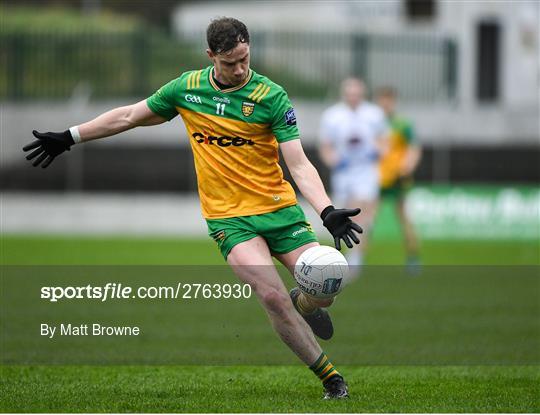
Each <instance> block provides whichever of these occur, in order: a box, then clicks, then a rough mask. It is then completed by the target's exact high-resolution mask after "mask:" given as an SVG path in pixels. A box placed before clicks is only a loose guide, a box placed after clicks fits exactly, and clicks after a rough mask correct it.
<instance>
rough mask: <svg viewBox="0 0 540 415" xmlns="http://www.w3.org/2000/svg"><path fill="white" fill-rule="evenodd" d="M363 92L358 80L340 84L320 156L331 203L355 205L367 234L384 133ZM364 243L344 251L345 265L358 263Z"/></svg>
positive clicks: (378, 112)
mask: <svg viewBox="0 0 540 415" xmlns="http://www.w3.org/2000/svg"><path fill="white" fill-rule="evenodd" d="M365 90H366V88H365V85H364V82H363V81H362V80H360V79H358V78H347V79H345V80H344V81H343V82H342V84H341V98H342V101H341V102H339V103H337V104H335V105H333V106H332V107H330V108H328V109H327V110H326V111H325V112H324V114H323V116H322V120H321V129H320V142H321V143H320V157H321V159H322V161H323V163H325V164H326V166H328V168H330V170H331V185H332V190H333V193H334V196H333V197H334V200H336V203H338V202H337V201H339V203H340V204H343V205H346V206H347V207H360V208H361V209H362V213H361V214H360V215H358V216H356V217H355V218H353V220H354V221H356V222H357V223H359V224H360V225H361V226H362V227H363V229H364V232H365V233H367V232H369V230H370V227H371V226H372V223H373V219H374V217H375V212H376V209H377V205H378V200H379V186H380V184H379V182H380V180H379V170H378V160H379V158H380V157H381V155H383V154H384V152H385V151H386V148H387V145H388V135H389V133H390V130H389V125H388V124H387V120H386V116H385V114H384V112H383V111H382V109H381V108H379V107H378V106H376V105H374V104H372V103H370V102H367V101H365V100H364V95H365ZM366 239H367V238H363V239H362V241H361V243H360V244H359V245H357V246H355V247H354V248H353V249H351V250H350V251H349V252H348V254H347V260H348V261H349V264H350V265H352V266H361V265H362V264H363V256H364V252H365V249H366Z"/></svg>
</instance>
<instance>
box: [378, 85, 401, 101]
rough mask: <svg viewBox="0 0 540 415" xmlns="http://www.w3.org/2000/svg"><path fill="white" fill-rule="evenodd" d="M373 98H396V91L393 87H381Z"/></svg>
mask: <svg viewBox="0 0 540 415" xmlns="http://www.w3.org/2000/svg"><path fill="white" fill-rule="evenodd" d="M375 96H377V97H388V98H397V96H398V91H397V89H396V88H394V87H393V86H389V85H386V86H381V87H380V88H378V89H377V91H376V92H375Z"/></svg>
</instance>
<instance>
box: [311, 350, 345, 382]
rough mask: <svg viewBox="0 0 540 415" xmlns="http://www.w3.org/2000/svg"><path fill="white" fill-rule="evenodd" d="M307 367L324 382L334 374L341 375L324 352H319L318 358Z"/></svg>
mask: <svg viewBox="0 0 540 415" xmlns="http://www.w3.org/2000/svg"><path fill="white" fill-rule="evenodd" d="M309 368H310V369H311V370H312V371H313V373H315V374H316V375H317V377H318V378H319V379H320V380H322V381H323V382H326V381H327V380H328V379H331V378H333V377H334V376H341V375H340V374H339V372H338V371H337V370H336V368H335V367H334V365H333V364H332V362H330V360H329V359H328V356H326V353H324V352H322V353H321V355H320V356H319V358H318V359H317V360H316V361H315V363H313V364H312V365H311V366H310V367H309Z"/></svg>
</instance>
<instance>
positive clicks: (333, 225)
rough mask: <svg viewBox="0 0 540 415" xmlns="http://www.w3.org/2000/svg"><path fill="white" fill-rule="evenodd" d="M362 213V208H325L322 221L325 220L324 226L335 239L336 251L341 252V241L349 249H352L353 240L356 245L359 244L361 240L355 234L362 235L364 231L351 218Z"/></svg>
mask: <svg viewBox="0 0 540 415" xmlns="http://www.w3.org/2000/svg"><path fill="white" fill-rule="evenodd" d="M359 213H360V208H356V209H336V208H335V207H334V206H332V205H330V206H327V207H326V208H324V210H323V211H322V212H321V219H322V220H323V225H324V226H326V229H328V231H329V232H330V233H331V234H332V236H333V237H334V243H335V244H336V249H337V250H338V251H340V250H341V239H343V240H344V241H345V245H347V247H349V248H352V247H353V245H352V243H351V239H352V240H353V242H354V243H356V244H359V243H360V240H359V239H358V237H357V236H356V234H355V233H354V232H353V230H354V231H356V232H358V233H362V232H363V230H362V228H361V227H360V225H358V224H357V223H354V222H353V221H352V220H350V219H349V217H351V216H356V215H358V214H359Z"/></svg>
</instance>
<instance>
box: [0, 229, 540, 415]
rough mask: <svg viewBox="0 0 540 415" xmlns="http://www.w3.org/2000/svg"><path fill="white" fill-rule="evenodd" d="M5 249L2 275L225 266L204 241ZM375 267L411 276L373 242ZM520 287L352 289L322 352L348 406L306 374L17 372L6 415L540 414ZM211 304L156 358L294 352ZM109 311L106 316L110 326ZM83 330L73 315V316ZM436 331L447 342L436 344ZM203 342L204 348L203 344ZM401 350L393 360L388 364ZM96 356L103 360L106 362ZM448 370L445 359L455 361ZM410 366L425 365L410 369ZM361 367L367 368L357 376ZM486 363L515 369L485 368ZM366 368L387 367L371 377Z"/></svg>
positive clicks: (515, 260)
mask: <svg viewBox="0 0 540 415" xmlns="http://www.w3.org/2000/svg"><path fill="white" fill-rule="evenodd" d="M1 242H2V244H1V263H2V264H4V265H6V264H19V265H23V264H26V265H31V264H75V265H80V264H89V265H96V264H124V265H125V264H134V265H140V264H154V265H158V264H183V263H191V264H201V263H207V264H223V263H224V262H223V260H222V258H221V257H220V255H219V252H218V250H217V248H216V247H215V246H214V244H213V242H212V241H209V240H204V239H196V240H181V239H165V238H139V239H138V238H128V237H108V238H104V237H95V238H83V237H31V236H6V235H4V236H3V237H2V241H1ZM422 253H423V257H422V258H423V262H424V263H425V264H453V265H465V264H493V265H501V264H507V265H523V264H539V263H540V260H539V258H538V255H539V251H538V243H537V242H534V241H533V242H524V241H523V242H515V241H499V242H497V241H491V242H486V241H424V243H423V250H422ZM368 261H369V262H370V263H372V264H393V263H401V262H403V251H402V247H401V244H400V243H399V242H398V241H373V244H372V245H371V247H370V252H369V256H368ZM511 277H512V275H509V276H506V275H499V276H497V278H496V279H493V281H497V284H493V285H492V289H490V285H489V281H490V278H489V275H487V276H484V277H482V278H479V279H473V280H469V279H468V278H467V276H466V275H456V277H455V279H452V278H444V277H442V276H441V277H440V278H439V280H437V279H435V278H433V279H430V278H425V277H418V278H412V279H403V278H401V277H400V276H398V275H391V276H388V277H387V278H388V280H387V281H385V280H383V279H381V278H378V277H377V276H376V275H374V276H370V275H367V276H365V278H363V279H361V280H360V281H359V283H358V284H357V285H354V286H351V289H350V290H348V291H346V292H344V293H343V294H342V297H341V298H340V299H339V301H338V302H337V303H336V305H335V306H334V307H335V308H334V312H333V313H334V315H335V319H336V329H337V335H336V338H335V339H333V340H332V341H330V342H327V343H325V345H324V347H325V349H326V350H327V351H328V352H329V353H330V354H331V356H335V358H334V361H335V362H336V364H337V366H338V369H340V370H341V371H342V372H343V373H344V374H345V375H346V377H347V380H348V382H349V383H350V386H351V392H352V397H351V399H349V400H347V401H345V402H324V401H322V400H321V399H320V397H321V387H320V385H319V384H318V382H317V380H316V378H315V377H314V376H313V375H312V374H310V373H309V371H308V370H307V369H306V368H304V367H302V366H301V365H297V366H279V365H276V366H264V365H254V364H251V365H246V366H232V367H224V366H205V363H203V362H201V364H200V365H194V366H142V365H141V366H113V365H111V366H30V365H21V366H17V365H9V364H8V365H6V366H2V368H1V373H2V376H1V378H2V380H1V390H0V411H2V412H8V411H9V412H21V411H26V412H538V411H539V410H540V399H539V396H540V386H539V385H540V367H539V366H538V361H539V353H538V342H539V333H540V330H539V327H538V321H539V320H538V319H537V317H538V313H539V312H538V306H539V304H540V303H539V302H538V285H537V283H536V282H534V281H530V280H529V282H528V283H527V284H528V285H523V283H522V281H519V280H517V279H515V278H511ZM289 284H291V281H289ZM468 284H470V285H468ZM531 284H532V285H531ZM527 287H529V288H527ZM32 292H33V291H32ZM12 301H17V299H16V298H14V299H12ZM205 304H206V306H205V307H203V308H202V309H200V308H197V307H199V306H198V305H197V304H196V303H193V304H191V305H186V307H193V310H194V311H193V312H197V313H200V314H199V315H198V319H193V321H192V323H193V322H194V323H195V324H192V325H191V326H189V327H184V330H185V331H183V332H181V333H180V334H178V335H180V337H177V338H175V337H174V336H172V337H168V338H167V337H164V338H163V340H164V341H163V344H162V346H160V347H161V349H160V350H162V351H166V350H167V349H170V348H175V347H176V348H178V350H181V351H182V350H190V353H191V352H193V353H194V354H195V353H197V357H198V358H201V356H203V357H204V358H206V359H207V361H208V356H207V355H206V356H205V350H213V353H214V355H215V356H214V357H216V356H217V358H216V359H215V360H214V361H219V357H220V356H228V357H229V358H230V356H234V353H236V352H238V350H242V349H241V348H242V347H248V348H249V347H251V348H252V350H254V351H256V352H257V353H258V354H261V353H262V355H261V356H263V355H264V353H267V351H268V350H269V347H270V346H271V347H270V348H271V349H272V350H273V353H276V354H277V353H278V352H276V350H278V351H281V350H283V351H284V352H285V348H284V347H285V346H283V345H282V344H280V342H279V341H278V340H277V339H276V338H275V336H274V335H273V333H272V332H271V329H270V327H269V325H268V324H267V322H266V319H265V316H264V313H263V312H262V310H260V308H259V307H258V305H256V304H251V305H249V310H248V308H246V309H243V307H244V305H242V304H240V303H234V307H232V306H230V307H227V308H226V309H222V310H220V309H219V307H218V305H217V304H218V303H214V302H209V303H205ZM4 305H5V303H4ZM41 306H42V307H43V309H44V310H47V309H48V308H47V307H48V305H47V304H41V303H40V307H41ZM160 307H161V306H160ZM165 307H170V310H169V311H170V312H167V314H169V315H170V316H169V318H170V317H171V316H174V315H175V314H174V313H175V312H176V313H178V312H179V310H180V309H177V310H174V307H175V305H174V304H167V305H166V306H165ZM251 307H253V308H251ZM58 310H61V309H60V308H58ZM106 310H107V309H106V308H105V307H103V312H106ZM119 310H120V309H119ZM156 310H157V311H159V312H163V310H165V311H167V310H168V309H163V310H161V308H160V309H159V310H158V308H157V307H153V308H149V313H148V315H147V316H146V317H145V318H146V320H153V321H159V323H160V325H163V326H164V327H173V326H174V324H173V323H174V321H172V320H167V318H166V317H165V316H163V315H161V316H155V317H154V315H153V314H152V312H153V311H156ZM160 310H161V311H160ZM246 310H248V311H246ZM38 311H39V310H38ZM38 311H36V310H35V309H33V308H32V307H29V308H28V309H27V310H26V314H25V312H24V310H22V311H21V313H19V317H17V318H21V319H22V320H21V321H24V319H25V318H33V317H32V316H34V315H35V314H36V312H38ZM83 311H84V310H83ZM83 311H79V314H80V313H81V312H83ZM83 314H84V313H83ZM113 314H114V313H113ZM7 315H8V314H7V313H6V309H4V310H3V312H2V316H3V317H2V320H4V321H3V322H2V324H6V321H5V316H7ZM180 315H181V314H180ZM212 315H213V316H214V317H215V316H218V317H219V319H221V320H224V321H225V320H227V319H228V320H229V321H236V322H243V324H244V325H245V326H246V327H245V329H246V333H243V332H238V333H237V335H235V334H234V333H233V334H231V333H230V331H229V330H228V329H227V326H225V325H223V327H222V326H221V325H220V326H219V327H213V326H212V325H211V321H212V319H211V316H212ZM75 317H77V314H76V310H75V312H74V313H73V314H71V315H70V318H75ZM137 318H138V317H137ZM14 319H15V317H14ZM221 320H220V321H221ZM141 321H144V318H142V317H141ZM438 322H444V324H437V323H438ZM231 324H232V323H231ZM353 325H354V327H356V329H354V330H352V329H351V327H353ZM3 327H5V326H3ZM434 327H435V328H438V330H436V331H433V329H434ZM453 330H454V331H453ZM455 330H457V331H455ZM198 331H203V332H205V333H207V336H206V337H205V338H203V339H200V334H199V335H198V334H197V333H198ZM247 332H249V335H248V336H247V337H246V336H245V334H247ZM3 333H4V331H3ZM211 333H214V334H215V336H210V334H211ZM456 334H458V335H463V338H462V341H460V342H458V343H452V342H451V341H452V340H453V341H455V340H456V339H457V337H456ZM182 336H183V337H182ZM190 336H196V337H194V338H196V339H199V340H198V343H197V344H198V345H199V346H200V347H199V348H200V349H201V350H199V351H197V350H196V346H191V347H192V349H189V348H188V347H187V346H185V344H186V343H184V345H183V344H182V341H184V342H189V339H190V338H191V337H190ZM16 342H17V339H16V338H10V339H4V341H3V343H2V344H3V346H6V345H7V346H9V349H4V350H5V351H6V350H11V351H13V350H16V346H17V344H16ZM216 346H217V347H216ZM123 347H124V348H122V347H119V348H118V350H120V351H121V352H122V353H123V354H125V355H126V356H129V353H131V351H132V350H130V349H127V348H125V345H124V346H123ZM147 347H148V348H149V349H148V350H149V352H148V353H149V354H152V355H153V354H155V353H156V351H157V350H158V349H157V348H155V347H156V346H153V345H152V344H151V343H149V344H147ZM183 347H186V349H183ZM265 348H266V349H265ZM396 350H397V352H398V356H397V357H395V356H394V355H393V353H394V354H395V353H396ZM407 350H409V351H410V356H413V358H411V359H410V360H407V359H405V360H403V357H402V356H404V355H405V356H407V355H409V354H407V353H404V352H406V351H407ZM45 351H46V350H45V348H44V349H40V352H43V353H44V352H45ZM48 352H50V350H49V351H48ZM59 352H60V353H61V350H59ZM95 353H98V354H99V349H96V351H95ZM201 353H202V354H201ZM285 353H289V352H285ZM399 353H401V356H400V355H399ZM289 354H290V353H289ZM188 356H189V354H188ZM441 356H447V357H448V361H444V360H443V359H441ZM464 356H465V357H466V356H473V360H472V363H470V364H471V366H464V365H462V366H455V363H453V362H459V361H463V360H465V361H466V359H463V357H464ZM263 357H264V356H263ZM433 357H435V358H436V360H435V361H436V362H439V363H435V364H433V365H432V366H426V365H425V362H429V361H430V359H431V358H433ZM377 358H380V359H379V360H377ZM415 358H417V363H419V364H420V365H414V360H415ZM347 359H350V360H349V361H348V360H347ZM355 359H356V361H360V362H363V363H362V365H361V366H359V365H358V364H353V361H354V360H355ZM400 359H401V361H402V362H404V363H402V364H408V366H399V365H396V366H384V365H388V364H391V363H397V364H399V362H400ZM460 359H461V360H460ZM482 359H484V360H482ZM59 360H61V359H59ZM223 360H227V359H225V358H224V359H223ZM261 361H264V358H262V359H261ZM486 361H487V362H492V363H496V362H500V363H508V362H511V363H512V362H513V365H507V366H501V365H499V366H497V365H485V362H486ZM370 362H371V364H373V362H375V363H378V364H380V365H381V366H370V365H369V364H370ZM423 362H424V363H423ZM482 362H484V363H482ZM345 363H348V364H345ZM364 363H365V364H364ZM422 363H423V364H424V365H421V364H422ZM445 364H448V365H445ZM453 364H454V366H452V365H453ZM480 364H484V365H480ZM526 364H530V365H529V366H526Z"/></svg>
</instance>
